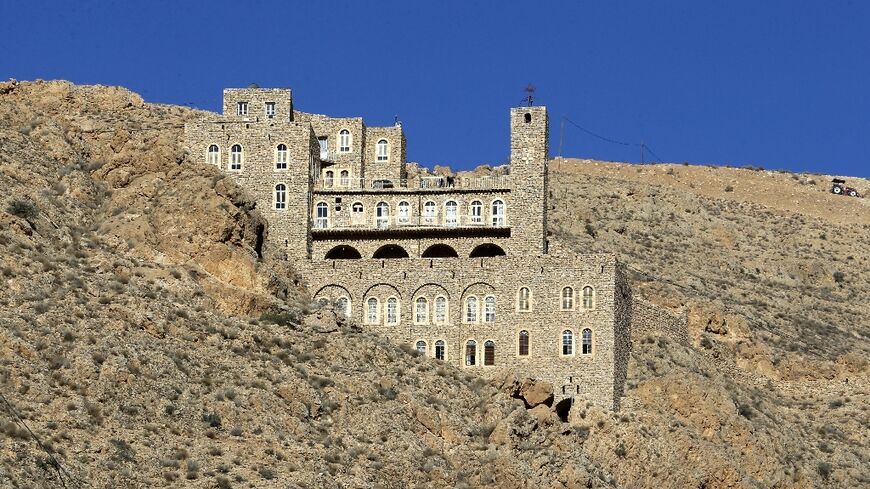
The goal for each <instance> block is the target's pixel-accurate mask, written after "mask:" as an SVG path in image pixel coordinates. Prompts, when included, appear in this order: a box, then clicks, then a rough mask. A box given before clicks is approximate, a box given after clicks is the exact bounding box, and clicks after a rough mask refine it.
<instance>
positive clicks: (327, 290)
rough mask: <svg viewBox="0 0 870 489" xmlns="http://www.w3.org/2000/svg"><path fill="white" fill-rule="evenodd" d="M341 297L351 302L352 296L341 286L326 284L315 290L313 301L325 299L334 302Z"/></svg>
mask: <svg viewBox="0 0 870 489" xmlns="http://www.w3.org/2000/svg"><path fill="white" fill-rule="evenodd" d="M342 296H346V297H347V298H348V299H350V300H353V295H351V293H350V291H349V290H347V289H346V288H344V287H343V286H341V285H338V284H327V285H324V286H323V287H321V288H319V289H317V292H315V293H314V300H315V301H317V300H319V299H322V298H326V299H329V300H332V301H334V300H336V299H338V298H339V297H342Z"/></svg>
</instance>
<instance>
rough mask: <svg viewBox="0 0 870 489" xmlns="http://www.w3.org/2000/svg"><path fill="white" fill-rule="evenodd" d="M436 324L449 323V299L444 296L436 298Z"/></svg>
mask: <svg viewBox="0 0 870 489" xmlns="http://www.w3.org/2000/svg"><path fill="white" fill-rule="evenodd" d="M435 322H436V323H438V324H444V323H446V322H447V298H446V297H444V296H443V295H439V296H438V297H436V298H435Z"/></svg>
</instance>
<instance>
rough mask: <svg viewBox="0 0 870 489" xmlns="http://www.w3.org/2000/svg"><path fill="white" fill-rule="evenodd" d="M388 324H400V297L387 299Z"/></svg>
mask: <svg viewBox="0 0 870 489" xmlns="http://www.w3.org/2000/svg"><path fill="white" fill-rule="evenodd" d="M387 324H399V299H396V298H395V297H390V298H389V299H387Z"/></svg>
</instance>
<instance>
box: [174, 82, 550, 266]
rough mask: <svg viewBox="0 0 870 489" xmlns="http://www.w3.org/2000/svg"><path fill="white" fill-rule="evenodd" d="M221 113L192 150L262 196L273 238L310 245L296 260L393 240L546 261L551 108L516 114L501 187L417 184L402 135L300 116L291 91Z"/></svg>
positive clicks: (190, 141) (265, 93)
mask: <svg viewBox="0 0 870 489" xmlns="http://www.w3.org/2000/svg"><path fill="white" fill-rule="evenodd" d="M223 111H224V113H223V115H219V116H212V117H207V118H205V119H203V120H202V121H199V122H193V123H189V124H187V125H186V127H185V139H186V144H187V148H188V149H189V150H190V151H191V153H192V154H193V155H198V157H200V158H202V160H203V161H207V162H209V163H211V164H214V165H216V166H218V167H220V168H221V169H223V170H225V171H226V172H227V173H228V174H229V175H231V176H233V177H234V179H235V180H236V181H237V182H238V183H239V184H240V185H242V186H243V187H245V188H246V189H248V190H249V191H250V192H252V193H253V194H254V195H255V196H256V199H257V202H258V206H259V208H260V209H261V210H264V211H266V213H267V215H268V217H269V218H270V223H271V225H272V232H273V234H275V233H278V230H286V232H283V231H282V232H283V234H286V236H283V235H282V236H277V235H275V236H274V237H277V238H279V239H280V240H281V241H286V242H288V243H290V242H292V243H297V242H303V244H302V245H300V249H299V250H295V251H294V252H293V253H291V254H292V255H294V256H299V257H311V258H317V257H318V255H321V257H322V254H321V253H318V252H317V250H319V249H320V248H321V246H320V245H318V242H323V245H324V246H326V245H328V244H329V243H332V242H335V241H351V240H353V241H359V240H366V241H378V240H396V239H402V240H409V239H410V240H431V239H446V240H459V239H478V240H485V239H491V240H498V245H499V246H500V247H501V248H503V249H504V250H505V251H506V253H507V254H508V255H513V256H517V255H542V254H545V253H547V242H546V237H547V179H548V170H547V151H548V147H547V136H548V118H547V111H546V108H545V107H519V108H514V109H512V110H511V112H510V134H511V138H510V141H511V146H510V147H511V158H510V162H511V164H510V171H509V174H508V175H502V176H493V177H485V176H474V177H460V176H426V175H423V176H413V177H410V178H409V176H408V174H407V172H406V167H405V160H406V152H405V151H406V149H405V148H406V142H405V136H404V133H403V131H402V126H401V124H399V123H396V124H395V125H394V126H391V127H367V126H366V125H365V124H364V123H363V120H362V118H360V117H353V118H336V117H328V116H325V115H318V114H311V113H305V112H299V111H296V110H295V109H294V104H293V97H292V93H291V91H290V90H289V89H264V88H245V89H226V90H224V100H223ZM291 238H292V239H291ZM304 243H307V244H304ZM475 243H476V242H475ZM484 244H485V243H484ZM366 246H368V245H366ZM420 246H422V241H421V244H420Z"/></svg>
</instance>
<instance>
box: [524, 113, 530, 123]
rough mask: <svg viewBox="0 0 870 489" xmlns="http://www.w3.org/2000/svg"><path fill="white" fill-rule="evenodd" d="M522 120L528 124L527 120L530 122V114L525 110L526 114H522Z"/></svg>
mask: <svg viewBox="0 0 870 489" xmlns="http://www.w3.org/2000/svg"><path fill="white" fill-rule="evenodd" d="M523 120H524V121H525V123H526V124H528V123H529V122H532V114H530V113H528V112H526V115H524V116H523Z"/></svg>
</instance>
